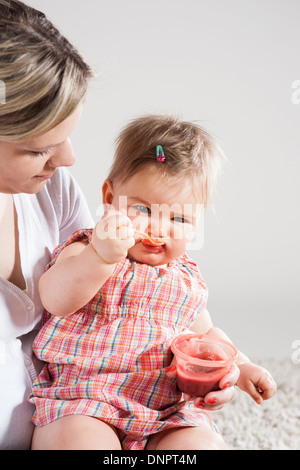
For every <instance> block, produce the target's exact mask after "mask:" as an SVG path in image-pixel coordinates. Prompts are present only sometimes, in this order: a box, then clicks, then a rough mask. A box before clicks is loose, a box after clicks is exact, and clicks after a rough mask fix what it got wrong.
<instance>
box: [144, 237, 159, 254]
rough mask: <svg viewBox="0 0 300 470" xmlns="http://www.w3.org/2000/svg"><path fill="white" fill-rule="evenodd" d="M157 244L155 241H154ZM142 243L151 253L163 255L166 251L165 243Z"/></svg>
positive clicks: (145, 241) (147, 241) (146, 241)
mask: <svg viewBox="0 0 300 470" xmlns="http://www.w3.org/2000/svg"><path fill="white" fill-rule="evenodd" d="M153 241H154V242H155V240H153ZM141 243H142V244H143V246H144V247H145V248H146V250H147V251H150V252H151V253H162V252H164V251H165V243H163V244H162V242H159V244H158V243H157V244H153V243H151V242H150V241H149V240H141Z"/></svg>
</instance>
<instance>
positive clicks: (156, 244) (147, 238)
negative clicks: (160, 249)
mask: <svg viewBox="0 0 300 470" xmlns="http://www.w3.org/2000/svg"><path fill="white" fill-rule="evenodd" d="M120 227H122V225H120V226H119V227H117V230H118V229H119V228H120ZM133 231H134V232H135V233H137V234H138V235H141V236H142V237H143V238H142V241H146V242H147V243H148V244H149V245H152V246H162V245H164V244H165V243H164V242H155V241H154V240H152V238H150V237H149V235H147V233H144V232H141V231H140V230H137V229H136V228H134V229H133Z"/></svg>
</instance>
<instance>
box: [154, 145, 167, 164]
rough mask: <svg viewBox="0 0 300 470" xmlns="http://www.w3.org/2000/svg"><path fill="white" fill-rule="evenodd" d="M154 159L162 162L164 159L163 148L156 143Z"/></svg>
mask: <svg viewBox="0 0 300 470" xmlns="http://www.w3.org/2000/svg"><path fill="white" fill-rule="evenodd" d="M156 160H157V161H158V162H164V161H165V160H166V157H165V154H164V149H163V148H162V146H161V145H157V147H156Z"/></svg>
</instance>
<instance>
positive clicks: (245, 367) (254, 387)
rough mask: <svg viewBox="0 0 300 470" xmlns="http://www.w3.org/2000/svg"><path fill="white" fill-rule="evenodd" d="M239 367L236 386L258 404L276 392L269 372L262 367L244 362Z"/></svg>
mask: <svg viewBox="0 0 300 470" xmlns="http://www.w3.org/2000/svg"><path fill="white" fill-rule="evenodd" d="M239 369H240V377H239V379H238V381H237V386H238V387H239V388H240V389H241V390H243V391H244V392H247V393H248V394H249V395H250V396H251V397H252V398H253V400H254V401H255V402H256V403H257V404H258V405H260V404H261V403H262V402H263V401H264V400H268V399H269V398H271V397H272V396H273V395H274V394H275V393H276V390H277V385H276V383H275V381H274V379H273V377H272V376H271V374H270V373H269V372H268V371H267V370H266V369H264V368H263V367H260V366H258V365H256V364H253V363H252V362H246V363H244V364H241V365H240V366H239Z"/></svg>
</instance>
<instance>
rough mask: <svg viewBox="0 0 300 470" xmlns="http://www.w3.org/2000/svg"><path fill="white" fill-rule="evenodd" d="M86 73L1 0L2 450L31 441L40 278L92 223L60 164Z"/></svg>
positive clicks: (44, 23)
mask: <svg viewBox="0 0 300 470" xmlns="http://www.w3.org/2000/svg"><path fill="white" fill-rule="evenodd" d="M91 76H92V74H91V70H90V68H89V66H88V65H87V64H86V63H85V62H84V60H83V59H82V57H81V56H80V55H79V54H78V52H77V51H76V50H75V49H74V47H73V46H72V45H71V44H70V43H69V42H68V41H67V40H66V39H65V38H64V37H63V36H62V35H61V34H60V33H59V32H58V31H57V29H56V28H55V27H54V26H53V25H52V24H51V23H50V22H49V21H48V20H47V19H46V17H45V15H44V14H43V13H41V12H39V11H37V10H34V9H33V8H30V7H28V6H26V5H24V4H23V3H21V2H19V1H17V0H0V80H1V81H0V83H1V85H2V86H1V90H5V96H4V97H3V96H2V97H1V98H2V99H0V228H1V230H0V384H1V387H0V449H29V448H30V443H31V436H32V432H33V425H32V423H31V414H32V409H31V405H29V404H28V403H27V396H28V394H29V392H30V390H31V384H32V380H33V379H34V378H35V376H36V373H37V371H38V368H39V365H38V364H37V363H35V360H34V358H33V356H32V349H31V344H32V340H33V338H34V336H35V333H36V329H37V328H38V326H39V322H40V320H41V315H42V311H43V308H42V305H41V303H40V299H39V295H38V289H37V284H38V280H39V277H40V276H41V274H42V273H43V271H44V269H45V266H46V264H47V262H48V261H49V259H50V254H51V252H52V251H53V249H54V248H55V247H56V246H57V245H58V244H59V243H61V242H62V241H63V240H64V239H65V238H66V237H67V236H68V235H69V234H70V233H71V232H73V231H74V230H76V229H77V228H79V227H92V226H93V220H92V218H91V215H90V213H89V210H88V207H87V205H86V202H85V200H84V198H83V196H82V193H81V191H80V189H79V187H78V186H77V184H76V183H75V182H74V180H73V179H72V177H71V175H70V174H69V173H68V171H67V170H66V169H65V168H62V167H66V166H71V165H73V163H74V161H75V159H74V155H73V151H72V147H71V144H70V142H69V136H70V134H71V133H72V131H73V130H74V128H75V126H76V124H77V121H78V119H79V116H80V111H81V107H82V103H83V101H84V98H85V94H86V90H87V84H88V79H89V78H90V77H91Z"/></svg>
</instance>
